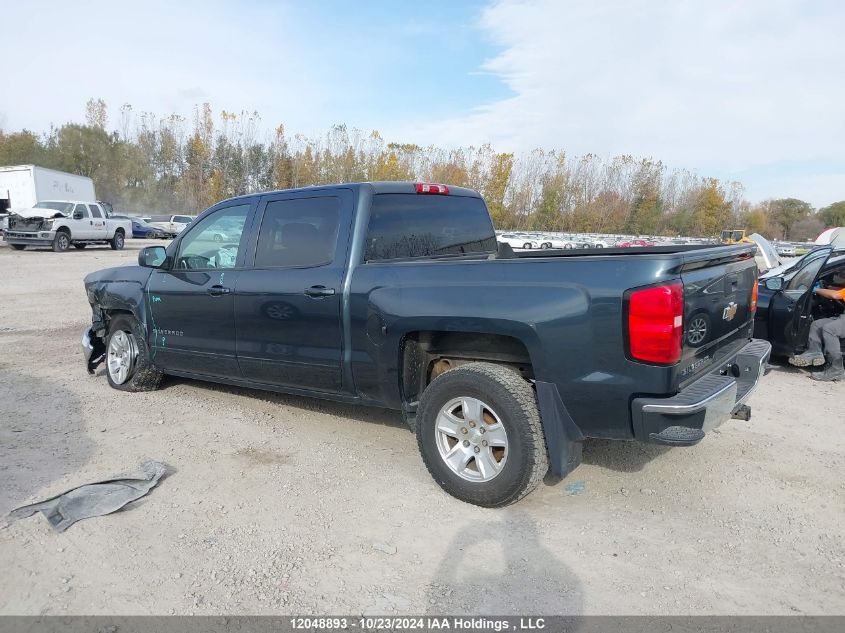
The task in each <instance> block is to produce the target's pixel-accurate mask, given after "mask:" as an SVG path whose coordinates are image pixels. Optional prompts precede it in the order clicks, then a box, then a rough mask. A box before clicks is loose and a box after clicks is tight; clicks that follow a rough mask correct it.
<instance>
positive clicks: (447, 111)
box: [0, 0, 845, 208]
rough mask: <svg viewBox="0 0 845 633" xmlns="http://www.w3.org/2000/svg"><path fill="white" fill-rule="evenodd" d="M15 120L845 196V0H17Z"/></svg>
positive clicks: (1, 77)
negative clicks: (435, 151)
mask: <svg viewBox="0 0 845 633" xmlns="http://www.w3.org/2000/svg"><path fill="white" fill-rule="evenodd" d="M3 13H4V20H3V21H4V23H5V24H6V25H14V27H13V28H4V29H3V36H2V38H0V59H2V60H3V62H2V63H0V129H3V130H5V131H14V130H19V129H22V128H27V129H30V130H33V131H36V132H43V131H46V130H48V129H49V127H50V125H51V124H53V125H61V124H62V123H65V122H67V121H77V122H82V121H83V120H84V110H85V102H86V101H87V100H88V99H89V98H91V97H100V98H102V99H104V100H105V101H106V103H107V104H108V105H109V107H110V113H111V115H112V116H111V119H110V124H111V126H112V127H115V128H116V127H117V126H118V122H117V118H118V117H117V110H118V108H119V107H120V106H121V105H122V104H124V103H129V104H131V105H132V106H133V109H134V111H135V112H136V113H140V112H154V113H156V114H158V115H162V116H164V115H167V114H170V113H178V114H182V115H183V116H186V117H189V118H190V117H191V113H192V111H193V108H194V107H195V106H196V105H197V104H201V103H203V102H206V101H207V102H209V103H211V105H212V107H213V109H214V110H215V111H220V110H224V109H225V110H229V111H234V112H241V111H248V112H252V111H258V112H259V113H260V115H261V118H262V121H263V124H264V125H265V126H266V129H267V132H268V134H269V133H270V131H271V130H272V129H274V128H275V127H276V126H277V125H278V124H279V123H284V125H285V128H286V130H287V131H288V132H289V133H297V132H299V133H303V134H306V135H316V134H320V133H323V132H325V131H327V130H328V128H329V127H330V126H331V125H333V124H335V123H345V124H347V125H348V126H349V127H351V128H359V129H362V130H365V131H369V130H372V129H377V130H379V131H380V132H381V134H382V136H383V137H384V138H385V139H387V140H389V141H396V142H412V143H418V144H420V145H430V144H434V145H440V146H445V147H455V146H466V145H479V144H482V143H487V142H489V143H492V144H493V146H494V147H495V148H496V149H497V150H499V151H514V152H518V153H519V152H528V151H530V150H531V149H534V148H536V147H543V148H545V149H558V150H563V151H565V152H567V153H568V154H569V155H583V154H586V153H593V154H598V155H601V156H605V157H612V156H615V155H620V154H630V155H633V156H638V157H651V158H655V159H659V160H662V161H663V162H664V163H665V164H667V165H668V166H670V167H673V168H683V169H690V170H694V171H696V172H697V173H699V174H700V175H702V176H716V177H718V178H722V179H724V180H738V181H740V182H742V183H743V185H744V186H745V190H746V197H747V198H748V199H749V200H750V201H752V202H757V201H760V200H763V199H766V198H777V197H796V198H801V199H803V200H806V201H808V202H810V203H811V204H812V205H813V206H815V207H817V208H820V207H823V206H826V205H828V204H830V203H832V202H834V201H838V200H843V199H845V111H843V104H845V81H843V80H845V37H842V35H841V33H842V32H843V29H845V2H841V1H840V0H808V1H798V0H789V1H787V0H743V1H742V2H736V1H732V2H728V1H723V0H709V1H704V0H696V1H688V0H674V1H665V2H664V1H661V0H626V1H623V0H619V1H618V2H607V1H604V0H590V1H581V0H499V1H492V0H487V1H484V0H462V1H454V0H453V1H447V0H427V1H425V2H423V1H417V2H409V1H405V0H394V1H388V0H379V1H372V2H368V1H366V0H357V1H355V2H353V1H341V0H324V1H321V2H316V1H315V2H304V1H303V2H296V1H281V0H278V1H270V0H241V1H240V2H231V3H224V2H217V1H215V0H206V1H203V2H199V1H196V0H186V1H183V2H180V3H173V2H161V1H159V0H145V1H144V2H135V3H130V2H100V1H98V0H94V1H91V2H86V3H71V2H66V1H63V2H47V1H38V0H31V1H30V2H26V3H23V2H19V3H9V4H8V6H4V9H3Z"/></svg>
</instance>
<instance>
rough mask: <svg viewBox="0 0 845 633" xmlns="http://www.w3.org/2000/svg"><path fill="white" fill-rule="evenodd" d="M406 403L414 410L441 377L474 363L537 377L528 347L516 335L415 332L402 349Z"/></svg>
mask: <svg viewBox="0 0 845 633" xmlns="http://www.w3.org/2000/svg"><path fill="white" fill-rule="evenodd" d="M400 361H401V365H400V366H401V371H402V375H401V386H402V400H403V402H405V403H406V406H407V407H409V408H410V409H415V408H416V403H417V401H418V400H419V398H420V395H421V394H422V392H423V390H424V389H425V388H426V387H427V386H428V384H429V383H430V382H431V381H432V380H434V379H435V378H436V377H437V376H439V375H440V374H442V373H444V372H446V371H449V370H450V369H453V368H454V367H458V366H460V365H464V364H466V363H471V362H474V361H487V362H491V363H498V364H500V365H508V366H510V367H513V368H514V369H516V370H518V371H519V373H520V374H521V375H522V376H523V377H524V378H526V379H528V378H533V377H534V370H533V367H532V365H531V356H530V355H529V353H528V349H527V348H526V347H525V344H524V343H523V342H522V341H520V340H519V339H517V338H514V337H512V336H504V335H501V334H482V333H478V332H438V331H422V332H411V333H409V334H408V335H406V336H405V338H404V339H403V343H402V350H401V358H400Z"/></svg>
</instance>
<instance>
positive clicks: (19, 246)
mask: <svg viewBox="0 0 845 633" xmlns="http://www.w3.org/2000/svg"><path fill="white" fill-rule="evenodd" d="M9 246H11V247H12V248H13V249H15V250H16V251H22V250H23V249H25V248H26V244H9Z"/></svg>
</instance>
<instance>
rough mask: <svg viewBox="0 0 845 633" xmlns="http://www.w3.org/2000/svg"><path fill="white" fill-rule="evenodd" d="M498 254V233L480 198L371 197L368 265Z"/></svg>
mask: <svg viewBox="0 0 845 633" xmlns="http://www.w3.org/2000/svg"><path fill="white" fill-rule="evenodd" d="M494 252H496V234H495V232H494V231H493V223H492V222H491V221H490V215H489V214H488V213H487V207H485V206H484V202H483V201H482V200H481V198H469V197H464V196H443V195H418V194H402V193H383V194H378V195H376V196H373V204H372V208H371V211H370V226H369V230H368V232H367V248H366V252H365V255H364V259H365V260H366V261H378V260H382V259H398V258H409V257H434V256H438V255H451V254H466V253H494Z"/></svg>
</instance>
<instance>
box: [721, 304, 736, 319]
mask: <svg viewBox="0 0 845 633" xmlns="http://www.w3.org/2000/svg"><path fill="white" fill-rule="evenodd" d="M735 316H736V303H735V302H733V301H731V302H730V303H729V304H728V305H726V306H725V309H724V310H722V319H723V320H725V321H732V320H733V318H734V317H735Z"/></svg>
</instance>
